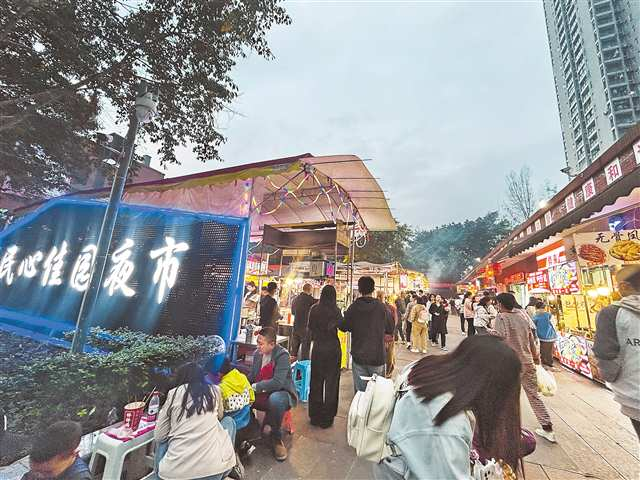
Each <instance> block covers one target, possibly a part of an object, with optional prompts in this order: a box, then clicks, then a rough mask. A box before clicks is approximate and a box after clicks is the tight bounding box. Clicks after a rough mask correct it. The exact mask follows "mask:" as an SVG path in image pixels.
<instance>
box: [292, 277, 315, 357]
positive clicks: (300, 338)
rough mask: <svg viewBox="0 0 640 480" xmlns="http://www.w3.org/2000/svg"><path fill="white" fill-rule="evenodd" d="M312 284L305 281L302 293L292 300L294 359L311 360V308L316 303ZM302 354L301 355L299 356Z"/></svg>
mask: <svg viewBox="0 0 640 480" xmlns="http://www.w3.org/2000/svg"><path fill="white" fill-rule="evenodd" d="M311 291H312V287H311V284H309V283H305V284H304V286H303V287H302V293H300V295H298V296H296V298H294V299H293V302H291V312H292V313H293V334H292V335H291V352H289V353H291V355H292V356H293V357H294V359H300V360H309V352H310V351H311V335H310V333H309V310H310V309H311V306H312V305H313V304H315V303H316V299H315V298H313V296H312V295H311ZM298 354H300V356H298Z"/></svg>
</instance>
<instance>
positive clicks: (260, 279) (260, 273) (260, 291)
mask: <svg viewBox="0 0 640 480" xmlns="http://www.w3.org/2000/svg"><path fill="white" fill-rule="evenodd" d="M263 257H264V227H263V232H262V244H261V245H260V268H258V294H259V295H260V300H262V262H263ZM267 269H269V264H268V263H267ZM259 308H260V302H257V303H256V315H257V314H258V309H259Z"/></svg>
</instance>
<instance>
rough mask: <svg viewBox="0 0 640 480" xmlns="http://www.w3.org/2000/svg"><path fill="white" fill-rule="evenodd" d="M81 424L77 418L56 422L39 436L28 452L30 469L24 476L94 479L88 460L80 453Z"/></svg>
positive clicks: (26, 479) (28, 479)
mask: <svg viewBox="0 0 640 480" xmlns="http://www.w3.org/2000/svg"><path fill="white" fill-rule="evenodd" d="M81 438H82V427H81V426H80V424H79V423H77V422H69V421H62V422H56V423H54V424H53V425H51V426H50V427H49V428H47V429H46V430H45V431H44V432H42V434H41V435H39V436H38V437H36V439H35V440H34V442H33V445H32V447H31V453H30V454H29V464H30V466H31V469H30V470H29V471H28V472H27V473H25V474H24V476H23V477H22V480H41V479H42V480H44V479H46V480H92V478H93V477H92V475H91V472H90V471H89V468H88V467H87V464H86V463H84V462H83V461H82V459H81V458H80V457H79V456H78V446H79V445H80V439H81Z"/></svg>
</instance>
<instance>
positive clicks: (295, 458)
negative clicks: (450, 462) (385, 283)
mask: <svg viewBox="0 0 640 480" xmlns="http://www.w3.org/2000/svg"><path fill="white" fill-rule="evenodd" d="M459 325H460V322H459V321H458V319H457V318H454V317H451V318H450V321H449V332H451V333H449V335H448V336H447V342H448V343H449V345H448V346H449V348H450V349H453V348H455V347H456V346H457V345H458V344H459V343H460V341H462V339H463V338H464V337H463V336H462V335H460V330H459V328H460V327H459ZM429 353H430V354H431V353H434V354H441V353H442V352H441V350H440V349H439V348H431V349H430V351H429ZM418 358H420V355H418V354H413V353H409V352H408V351H407V350H406V349H405V348H400V349H399V364H400V366H402V365H406V364H407V363H409V362H411V361H413V360H416V359H418ZM555 376H556V380H557V381H558V393H557V395H556V396H554V397H550V398H548V397H545V399H544V401H545V403H546V404H547V407H548V408H549V409H550V412H551V417H552V419H553V422H554V426H555V429H556V434H557V437H558V444H557V445H552V444H550V443H548V442H547V441H546V440H544V439H541V438H537V440H538V444H537V448H536V451H535V452H534V453H533V454H532V455H530V456H529V457H527V459H526V462H525V469H526V472H525V473H526V478H527V480H577V479H586V478H599V479H603V480H609V479H622V478H624V479H628V480H637V479H640V444H639V443H638V440H637V438H636V436H635V433H634V432H633V428H632V426H631V424H630V422H629V420H628V419H627V418H626V417H624V416H623V415H622V414H621V413H620V412H619V410H618V406H617V404H616V403H615V402H614V401H613V398H612V395H611V393H610V392H609V391H608V390H607V389H606V388H604V387H603V386H601V385H599V384H597V383H594V382H592V381H590V380H588V379H586V378H584V377H581V376H579V375H577V374H575V373H573V372H570V371H566V370H564V369H562V370H560V371H558V372H557V373H556V374H555ZM352 397H353V381H352V377H351V372H350V371H345V372H343V373H342V377H341V384H340V408H339V412H338V417H336V420H335V424H334V426H333V428H331V429H328V430H322V429H320V428H316V427H313V426H311V425H309V421H308V417H307V410H306V404H302V405H300V406H298V407H297V408H296V409H295V411H294V421H295V425H296V432H295V434H294V435H293V436H289V437H288V438H287V439H286V441H285V443H286V444H287V445H288V446H289V448H290V450H289V458H288V460H287V461H285V462H282V463H278V462H276V461H275V460H274V459H273V457H272V456H271V452H270V450H269V448H268V446H267V445H266V444H264V443H261V441H258V442H256V446H257V450H256V452H255V453H254V454H253V455H252V456H251V457H250V458H249V459H248V460H247V461H246V464H245V467H246V470H247V479H248V480H272V479H274V480H275V479H283V480H284V479H287V480H288V479H312V480H322V479H349V480H365V479H370V478H371V464H370V463H368V462H365V461H362V460H359V459H358V458H356V456H355V453H354V451H353V449H351V448H350V447H349V446H348V445H347V440H346V417H347V412H348V410H349V405H350V402H351V399H352ZM522 417H523V424H524V426H525V427H526V428H529V429H530V430H532V431H533V430H534V429H535V428H536V427H537V422H536V420H535V416H534V415H533V411H532V410H531V407H530V406H529V403H528V402H527V399H526V396H525V395H524V393H523V395H522ZM443 480H445V479H443Z"/></svg>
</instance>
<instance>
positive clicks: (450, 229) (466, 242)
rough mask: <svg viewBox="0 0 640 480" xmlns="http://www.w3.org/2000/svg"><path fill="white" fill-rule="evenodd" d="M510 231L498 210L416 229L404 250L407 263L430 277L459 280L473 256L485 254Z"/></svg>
mask: <svg viewBox="0 0 640 480" xmlns="http://www.w3.org/2000/svg"><path fill="white" fill-rule="evenodd" d="M510 231H511V227H510V225H509V222H508V221H507V220H504V219H502V218H500V216H499V214H498V212H489V213H487V214H486V215H484V216H483V217H478V218H477V219H475V220H466V221H464V222H462V223H460V222H457V223H449V224H446V225H442V226H439V227H436V228H434V229H431V230H424V231H418V232H416V234H415V237H414V238H413V241H412V242H411V244H410V246H409V249H408V252H407V256H408V258H409V260H410V261H409V262H408V264H407V266H409V267H411V268H415V269H417V270H420V271H423V272H425V273H427V275H428V276H429V278H430V279H432V280H438V281H444V282H455V281H458V280H460V278H462V276H463V274H464V273H465V271H466V270H467V268H468V267H470V266H471V265H473V264H474V263H475V262H476V258H478V257H483V256H484V255H486V254H487V253H488V252H489V251H490V250H491V249H492V248H493V247H495V246H496V245H497V244H498V243H499V242H500V240H502V239H503V238H504V237H505V236H506V235H507V234H508V233H509V232H510Z"/></svg>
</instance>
